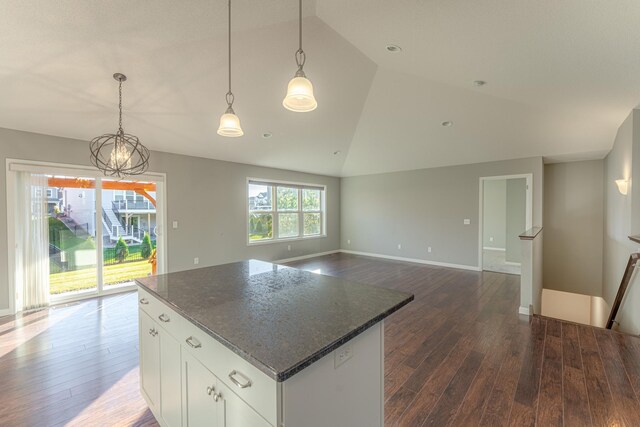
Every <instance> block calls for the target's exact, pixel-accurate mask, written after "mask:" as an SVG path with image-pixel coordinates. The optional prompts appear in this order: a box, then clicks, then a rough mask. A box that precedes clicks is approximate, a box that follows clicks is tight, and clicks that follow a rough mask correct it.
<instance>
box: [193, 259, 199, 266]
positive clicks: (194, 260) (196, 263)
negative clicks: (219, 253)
mask: <svg viewBox="0 0 640 427" xmlns="http://www.w3.org/2000/svg"><path fill="white" fill-rule="evenodd" d="M198 264H200V258H198V257H195V258H194V259H193V265H198Z"/></svg>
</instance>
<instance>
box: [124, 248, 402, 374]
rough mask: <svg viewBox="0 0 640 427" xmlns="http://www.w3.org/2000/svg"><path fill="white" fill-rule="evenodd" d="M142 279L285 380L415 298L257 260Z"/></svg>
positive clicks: (191, 317)
mask: <svg viewBox="0 0 640 427" xmlns="http://www.w3.org/2000/svg"><path fill="white" fill-rule="evenodd" d="M136 282H137V283H138V284H139V285H141V286H142V287H144V288H145V289H147V290H148V291H150V292H152V293H153V294H155V295H157V296H158V297H159V298H160V299H161V300H162V301H164V302H165V303H166V304H167V305H168V306H169V307H171V308H173V309H174V310H176V311H177V312H179V313H180V314H182V315H183V316H184V317H185V318H187V319H188V320H190V321H191V322H193V323H194V324H195V325H197V326H198V327H200V328H201V329H202V330H204V331H205V332H207V333H208V334H209V335H211V336H212V337H213V338H215V339H217V340H218V341H220V342H221V343H222V344H224V345H225V346H227V347H228V348H229V349H231V350H232V351H234V352H235V353H237V354H238V355H240V356H241V357H243V358H244V359H246V360H247V361H249V362H250V363H252V364H253V365H254V366H256V367H257V368H258V369H260V370H261V371H263V372H264V373H266V374H267V375H269V376H270V377H271V378H273V379H275V380H277V381H285V380H286V379H288V378H290V377H291V376H293V375H294V374H296V373H297V372H299V371H301V370H302V369H304V368H305V367H307V366H309V365H310V364H312V363H313V362H315V361H316V360H318V359H320V358H321V357H323V356H324V355H326V354H328V353H330V352H331V351H333V350H335V349H336V348H338V347H339V346H341V345H342V344H344V343H345V342H347V341H349V340H350V339H352V338H354V337H355V336H357V335H358V334H360V333H362V332H363V331H365V330H366V329H367V328H369V327H371V326H373V325H374V324H376V323H378V322H380V321H381V320H382V319H384V318H385V317H387V316H389V315H390V314H391V313H393V312H395V311H396V310H398V309H399V308H401V307H403V306H404V305H406V304H408V303H409V302H410V301H412V300H413V295H411V294H407V293H404V292H399V291H395V290H391V289H384V288H379V287H375V286H370V285H364V284H360V283H354V282H349V281H346V280H343V279H340V278H336V277H331V276H324V275H320V274H314V273H310V272H307V271H302V270H298V269H294V268H289V267H285V266H282V265H276V264H271V263H268V262H263V261H257V260H249V261H242V262H236V263H231V264H225V265H220V266H216V267H207V268H200V269H197V270H188V271H182V272H177V273H170V274H163V275H159V276H153V277H146V278H143V279H138V280H136Z"/></svg>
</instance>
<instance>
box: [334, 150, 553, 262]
mask: <svg viewBox="0 0 640 427" xmlns="http://www.w3.org/2000/svg"><path fill="white" fill-rule="evenodd" d="M525 173H532V174H533V224H534V225H542V190H543V189H542V185H543V174H544V169H543V163H542V158H541V157H533V158H528V159H518V160H508V161H501V162H490V163H478V164H472V165H463V166H451V167H442V168H432V169H420V170H414V171H407V172H394V173H386V174H377V175H365V176H357V177H349V178H343V179H342V182H341V186H342V191H341V203H340V211H341V224H342V234H341V236H342V237H341V239H342V248H343V249H347V250H353V251H360V252H369V253H375V254H382V255H391V256H398V257H406V258H414V259H423V260H430V261H436V262H444V263H452V264H458V265H465V266H472V267H478V235H479V229H478V216H479V185H480V177H486V176H499V175H515V174H525ZM465 218H468V219H470V220H471V224H470V225H463V220H464V219H465ZM523 231H524V230H523ZM348 240H350V241H351V244H348V242H347V241H348ZM398 244H401V245H402V249H401V250H398V249H397V245H398ZM428 246H431V247H432V252H431V253H428V252H427V247H428Z"/></svg>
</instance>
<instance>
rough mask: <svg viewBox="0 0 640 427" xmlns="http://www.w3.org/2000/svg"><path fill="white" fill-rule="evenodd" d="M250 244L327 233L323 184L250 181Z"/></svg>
mask: <svg viewBox="0 0 640 427" xmlns="http://www.w3.org/2000/svg"><path fill="white" fill-rule="evenodd" d="M247 190H248V200H247V204H248V205H247V206H248V227H247V228H248V241H249V243H259V242H270V241H277V240H291V239H301V238H306V237H319V236H324V235H326V231H325V206H324V195H325V189H324V187H319V186H312V185H304V184H289V183H278V182H269V181H257V180H255V181H254V180H249V182H248V184H247Z"/></svg>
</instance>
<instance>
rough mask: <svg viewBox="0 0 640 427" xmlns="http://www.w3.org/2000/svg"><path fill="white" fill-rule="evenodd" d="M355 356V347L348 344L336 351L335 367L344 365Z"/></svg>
mask: <svg viewBox="0 0 640 427" xmlns="http://www.w3.org/2000/svg"><path fill="white" fill-rule="evenodd" d="M352 357H353V347H352V346H351V344H346V345H343V346H342V347H340V348H339V349H337V350H336V351H335V358H334V368H335V369H338V367H339V366H340V365H343V364H344V363H345V362H346V361H347V360H349V359H351V358H352Z"/></svg>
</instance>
